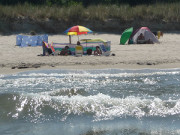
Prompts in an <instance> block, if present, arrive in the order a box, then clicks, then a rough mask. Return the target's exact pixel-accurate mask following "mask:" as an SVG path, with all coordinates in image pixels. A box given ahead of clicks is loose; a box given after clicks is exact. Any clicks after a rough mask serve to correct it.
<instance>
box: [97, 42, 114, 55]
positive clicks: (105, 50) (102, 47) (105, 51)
mask: <svg viewBox="0 0 180 135" xmlns="http://www.w3.org/2000/svg"><path fill="white" fill-rule="evenodd" d="M99 47H100V48H101V51H102V55H103V56H109V55H110V54H111V51H108V50H107V49H106V47H105V45H104V44H100V45H99Z"/></svg>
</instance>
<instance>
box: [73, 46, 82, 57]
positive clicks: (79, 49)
mask: <svg viewBox="0 0 180 135" xmlns="http://www.w3.org/2000/svg"><path fill="white" fill-rule="evenodd" d="M82 55H83V47H82V46H81V45H77V46H76V47H75V56H77V57H78V56H82Z"/></svg>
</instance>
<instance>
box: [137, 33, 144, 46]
mask: <svg viewBox="0 0 180 135" xmlns="http://www.w3.org/2000/svg"><path fill="white" fill-rule="evenodd" d="M145 43H146V41H145V37H144V35H143V34H142V33H141V34H140V35H139V36H138V38H137V44H145Z"/></svg>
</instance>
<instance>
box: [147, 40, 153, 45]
mask: <svg viewBox="0 0 180 135" xmlns="http://www.w3.org/2000/svg"><path fill="white" fill-rule="evenodd" d="M146 44H154V43H153V41H151V40H150V39H149V40H147V41H146Z"/></svg>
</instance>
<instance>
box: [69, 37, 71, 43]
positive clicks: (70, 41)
mask: <svg viewBox="0 0 180 135" xmlns="http://www.w3.org/2000/svg"><path fill="white" fill-rule="evenodd" d="M69 44H71V35H69Z"/></svg>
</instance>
